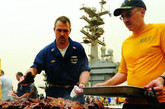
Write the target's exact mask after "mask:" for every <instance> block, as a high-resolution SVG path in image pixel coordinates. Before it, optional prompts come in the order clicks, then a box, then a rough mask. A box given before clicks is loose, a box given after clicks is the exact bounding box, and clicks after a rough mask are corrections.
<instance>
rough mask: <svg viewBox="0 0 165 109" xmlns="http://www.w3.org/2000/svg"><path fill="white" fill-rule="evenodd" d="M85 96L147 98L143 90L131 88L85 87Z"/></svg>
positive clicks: (147, 95)
mask: <svg viewBox="0 0 165 109" xmlns="http://www.w3.org/2000/svg"><path fill="white" fill-rule="evenodd" d="M83 89H84V94H85V95H94V96H111V97H143V98H144V97H149V96H152V94H148V93H146V90H145V89H144V88H140V87H133V86H109V87H86V88H83Z"/></svg>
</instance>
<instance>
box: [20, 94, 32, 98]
mask: <svg viewBox="0 0 165 109" xmlns="http://www.w3.org/2000/svg"><path fill="white" fill-rule="evenodd" d="M29 95H30V93H25V94H23V95H22V96H20V97H19V98H25V97H28V96H29Z"/></svg>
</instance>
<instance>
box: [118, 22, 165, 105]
mask: <svg viewBox="0 0 165 109" xmlns="http://www.w3.org/2000/svg"><path fill="white" fill-rule="evenodd" d="M119 72H121V73H125V74H127V83H128V85H131V86H137V87H144V86H145V85H147V84H148V83H149V82H151V81H152V80H153V79H156V78H158V77H159V76H160V75H161V74H162V73H163V72H165V24H163V23H161V24H148V25H146V26H145V27H144V28H143V29H142V31H140V32H139V33H137V34H132V35H131V36H130V37H128V38H127V39H126V40H125V41H124V42H123V45H122V59H121V63H120V67H119ZM164 89H165V87H164ZM162 97H163V96H161V97H159V98H160V99H159V100H160V102H165V91H164V98H162ZM161 98H162V99H161Z"/></svg>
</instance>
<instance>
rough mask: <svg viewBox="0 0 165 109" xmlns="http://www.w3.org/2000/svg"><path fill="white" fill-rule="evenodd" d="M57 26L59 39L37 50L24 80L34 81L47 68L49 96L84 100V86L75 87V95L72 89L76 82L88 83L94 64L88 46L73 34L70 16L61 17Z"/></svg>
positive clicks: (47, 91) (56, 32)
mask: <svg viewBox="0 0 165 109" xmlns="http://www.w3.org/2000/svg"><path fill="white" fill-rule="evenodd" d="M53 29H54V33H55V37H56V39H55V41H53V42H52V43H51V44H49V45H48V46H46V47H45V48H43V49H42V50H41V51H40V52H39V53H38V54H37V56H36V58H35V60H34V64H33V65H32V66H31V68H30V69H29V70H28V71H27V72H26V75H25V80H24V81H23V83H29V82H33V81H34V79H32V78H34V77H35V76H36V75H37V74H40V73H41V71H42V70H44V71H45V73H46V76H47V85H46V96H50V97H55V98H58V97H62V98H65V99H70V100H73V101H80V103H82V104H84V102H85V100H84V94H83V90H74V92H75V93H76V94H77V95H78V96H75V97H73V98H72V97H70V93H71V91H72V89H73V87H74V85H78V87H79V88H83V87H85V85H86V84H87V83H88V80H89V71H90V67H89V66H88V59H87V56H86V54H85V50H84V48H83V46H82V45H81V44H80V43H78V42H76V41H73V40H72V39H71V38H70V37H69V34H70V33H71V22H70V20H69V18H68V17H66V16H60V17H59V18H57V19H56V21H55V23H54V28H53ZM28 78H29V79H32V80H31V81H29V79H28Z"/></svg>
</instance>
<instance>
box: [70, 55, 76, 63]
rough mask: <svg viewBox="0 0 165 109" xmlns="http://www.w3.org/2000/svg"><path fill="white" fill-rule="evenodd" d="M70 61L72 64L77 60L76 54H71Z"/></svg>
mask: <svg viewBox="0 0 165 109" xmlns="http://www.w3.org/2000/svg"><path fill="white" fill-rule="evenodd" d="M70 61H71V63H72V64H76V63H77V61H78V58H77V56H71V59H70Z"/></svg>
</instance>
